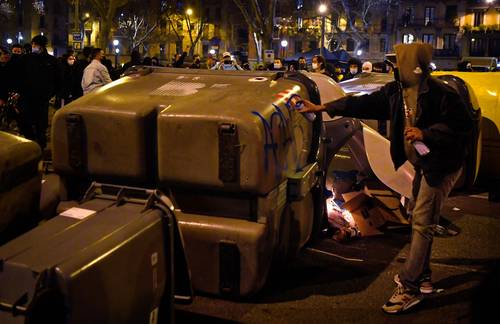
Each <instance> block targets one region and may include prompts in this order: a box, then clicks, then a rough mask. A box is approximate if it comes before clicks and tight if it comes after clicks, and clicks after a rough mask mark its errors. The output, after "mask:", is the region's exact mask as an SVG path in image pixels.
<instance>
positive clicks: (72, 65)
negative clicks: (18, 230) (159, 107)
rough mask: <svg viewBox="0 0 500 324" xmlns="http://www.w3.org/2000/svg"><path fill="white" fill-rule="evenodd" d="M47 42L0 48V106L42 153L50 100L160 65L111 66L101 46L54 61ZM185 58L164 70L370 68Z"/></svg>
mask: <svg viewBox="0 0 500 324" xmlns="http://www.w3.org/2000/svg"><path fill="white" fill-rule="evenodd" d="M47 44H48V39H47V37H45V36H43V35H38V36H35V37H34V38H33V39H32V42H31V44H26V45H24V46H23V45H20V44H14V45H12V46H11V48H10V49H9V48H6V47H0V107H1V109H2V111H7V110H8V111H10V113H11V114H12V115H13V116H15V117H14V118H15V120H16V122H17V126H18V131H19V133H20V134H21V135H23V136H24V137H26V138H28V139H31V140H33V141H36V142H37V143H38V144H39V145H40V146H41V147H42V149H43V148H45V146H46V144H47V136H46V132H47V127H48V109H49V101H50V100H51V99H52V98H55V102H54V104H55V107H56V108H58V107H61V106H64V105H66V104H68V103H70V102H71V101H73V100H75V99H77V98H79V97H81V96H83V95H85V94H87V93H90V92H92V91H94V90H96V89H97V88H99V87H102V86H104V85H106V84H108V83H110V82H112V81H113V80H116V79H118V78H119V77H120V75H121V74H122V73H123V72H125V71H126V70H127V69H129V68H130V67H132V66H137V65H146V66H162V65H161V64H160V61H159V59H158V58H157V57H144V58H142V56H141V54H140V53H139V51H136V50H134V51H132V52H131V55H130V61H128V62H126V63H125V64H124V65H123V66H120V65H117V66H113V64H112V62H111V60H109V59H108V58H106V56H105V53H104V51H103V49H101V48H92V47H85V48H84V49H83V50H82V51H81V52H80V53H78V54H77V53H75V52H74V51H73V50H68V52H67V53H65V54H64V55H62V56H61V57H59V58H56V57H54V56H52V55H51V54H49V53H48V51H47ZM186 58H187V53H186V52H183V53H179V54H176V55H175V56H174V57H172V62H171V63H170V64H167V65H166V66H168V67H174V68H189V69H211V70H230V71H241V70H257V71H299V70H302V71H310V72H317V73H323V74H325V75H328V76H329V77H331V78H332V79H334V80H335V81H337V82H340V81H345V80H349V79H351V78H354V77H356V76H357V75H358V74H360V73H361V72H362V71H363V72H370V71H371V69H372V65H371V63H369V62H365V63H364V64H363V65H362V64H361V61H360V60H358V59H351V60H350V61H349V62H348V68H347V70H346V71H344V70H343V68H344V66H342V65H340V64H337V65H331V64H328V63H327V62H326V60H325V58H324V57H322V56H321V55H316V56H314V57H313V58H312V62H311V65H308V64H307V61H306V58H305V57H300V58H299V59H298V61H292V62H285V61H284V60H282V59H281V58H279V57H276V58H274V61H273V63H270V64H267V65H266V64H263V63H260V64H256V65H254V66H250V64H249V62H248V61H245V62H240V63H238V62H237V61H236V60H235V59H234V58H233V56H232V55H231V53H229V52H224V53H223V54H222V55H221V57H220V60H219V59H218V58H217V56H216V55H213V56H209V57H208V58H207V59H206V60H205V62H203V63H202V60H201V57H200V56H199V55H197V54H195V55H193V57H192V60H191V61H190V62H186Z"/></svg>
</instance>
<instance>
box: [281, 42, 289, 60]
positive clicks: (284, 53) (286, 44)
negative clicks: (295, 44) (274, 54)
mask: <svg viewBox="0 0 500 324" xmlns="http://www.w3.org/2000/svg"><path fill="white" fill-rule="evenodd" d="M287 46H288V41H287V40H286V39H284V40H282V41H281V47H282V48H283V57H285V56H286V47H287Z"/></svg>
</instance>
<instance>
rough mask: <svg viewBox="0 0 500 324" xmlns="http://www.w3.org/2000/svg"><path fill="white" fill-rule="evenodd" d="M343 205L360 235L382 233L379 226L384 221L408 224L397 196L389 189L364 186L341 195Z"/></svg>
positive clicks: (384, 222)
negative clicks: (360, 189) (362, 188)
mask: <svg viewBox="0 0 500 324" xmlns="http://www.w3.org/2000/svg"><path fill="white" fill-rule="evenodd" d="M342 197H343V198H344V201H345V203H344V205H343V206H342V207H343V208H345V209H346V210H348V211H349V212H350V213H351V215H352V217H353V218H354V220H355V222H356V225H357V227H358V229H359V231H360V232H361V236H372V235H380V234H383V233H382V232H381V231H380V230H379V228H380V227H382V226H383V225H385V224H386V223H388V222H390V223H399V224H408V220H407V219H406V217H405V216H406V215H404V210H403V209H402V208H401V203H400V200H399V197H397V196H396V195H394V194H393V193H392V192H391V191H390V190H375V189H368V188H367V187H365V188H364V190H362V191H356V192H347V193H344V194H343V195H342Z"/></svg>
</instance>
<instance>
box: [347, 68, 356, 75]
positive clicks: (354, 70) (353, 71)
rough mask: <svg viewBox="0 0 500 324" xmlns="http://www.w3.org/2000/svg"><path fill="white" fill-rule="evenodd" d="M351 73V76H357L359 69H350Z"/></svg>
mask: <svg viewBox="0 0 500 324" xmlns="http://www.w3.org/2000/svg"><path fill="white" fill-rule="evenodd" d="M349 72H351V74H356V73H358V69H356V68H351V69H349Z"/></svg>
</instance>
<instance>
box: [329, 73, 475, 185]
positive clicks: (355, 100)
mask: <svg viewBox="0 0 500 324" xmlns="http://www.w3.org/2000/svg"><path fill="white" fill-rule="evenodd" d="M417 106H418V108H417V115H416V120H415V127H418V128H419V129H421V130H422V132H423V136H424V139H423V142H424V143H425V144H426V145H427V146H428V147H429V149H430V153H429V154H427V155H426V156H423V157H418V161H417V163H416V165H415V167H416V168H417V169H419V168H420V169H422V171H423V174H424V176H425V178H426V180H427V182H428V183H429V185H431V186H437V185H439V184H440V183H441V181H442V180H443V178H444V176H446V175H447V174H450V173H452V172H455V171H457V170H458V169H460V167H461V166H462V165H463V163H464V160H465V156H466V154H467V144H466V143H467V137H468V136H469V134H470V131H471V130H472V126H473V122H472V118H471V116H470V114H469V112H468V110H467V108H466V106H465V104H464V102H463V101H462V99H461V98H460V97H459V95H458V94H457V93H456V92H455V90H454V89H453V88H451V87H450V86H448V85H446V84H445V83H444V82H443V81H441V80H439V79H436V78H433V77H430V76H428V77H427V78H425V79H423V80H422V82H421V85H420V89H419V94H418V100H417ZM326 108H327V112H328V114H329V115H331V116H334V115H337V116H344V117H355V118H364V119H378V120H380V119H387V120H390V121H391V132H390V141H391V157H392V161H393V163H394V167H395V168H396V169H398V168H399V167H400V166H401V165H402V164H403V163H404V162H405V161H406V160H407V158H406V154H405V150H404V141H405V138H404V118H405V117H404V109H403V101H402V97H401V94H400V91H399V89H398V84H397V83H396V82H395V81H393V82H390V83H388V84H386V85H385V86H383V87H382V88H381V89H380V90H378V91H376V92H373V93H371V94H369V95H364V96H359V97H357V96H349V97H344V98H342V99H340V100H337V101H333V102H331V103H329V104H327V105H326Z"/></svg>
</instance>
